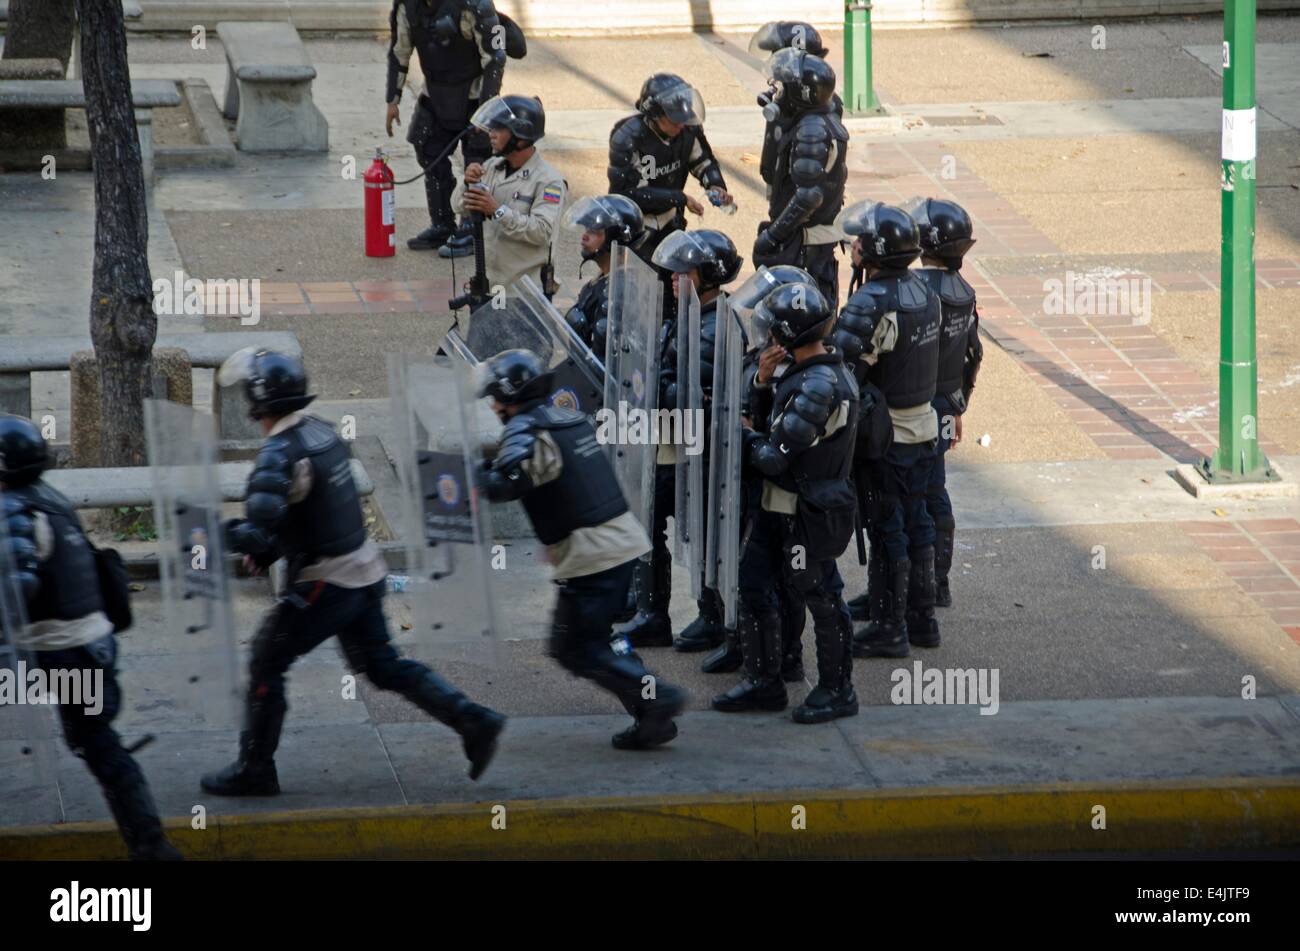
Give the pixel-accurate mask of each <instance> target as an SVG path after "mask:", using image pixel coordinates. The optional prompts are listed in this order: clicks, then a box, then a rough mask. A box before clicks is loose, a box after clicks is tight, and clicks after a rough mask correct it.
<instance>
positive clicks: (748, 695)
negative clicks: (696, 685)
mask: <svg viewBox="0 0 1300 951" xmlns="http://www.w3.org/2000/svg"><path fill="white" fill-rule="evenodd" d="M740 637H741V645H742V650H743V651H744V654H745V665H744V676H743V677H742V678H741V681H740V683H738V684H736V686H734V687H732V688H731V689H730V690H728V691H727V692H726V693H723V694H719V695H718V696H716V697H714V698H713V709H714V710H717V711H719V712H721V713H743V712H746V711H750V710H784V709H785V708H786V704H787V703H789V698H788V697H787V696H786V692H785V682H784V681H783V680H782V679H781V616H780V615H779V614H778V613H776V612H775V611H769V612H765V613H764V614H762V615H759V616H758V617H755V616H754V615H753V614H751V613H750V612H749V611H748V610H747V609H744V608H742V609H741V612H740Z"/></svg>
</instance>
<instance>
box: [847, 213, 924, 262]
mask: <svg viewBox="0 0 1300 951" xmlns="http://www.w3.org/2000/svg"><path fill="white" fill-rule="evenodd" d="M836 225H837V226H838V227H839V229H840V231H842V232H843V233H844V234H847V235H856V236H857V237H858V240H859V243H860V244H861V249H862V260H863V261H864V262H865V263H867V264H869V265H871V266H874V267H891V268H893V267H902V268H905V267H907V266H908V265H909V264H911V263H912V262H913V261H915V260H916V259H917V258H918V257H920V256H921V233H920V230H919V229H918V228H917V227H916V222H915V221H913V220H912V216H911V215H909V214H908V213H907V212H905V211H904V210H903V209H902V208H898V207H895V206H894V205H886V204H885V203H884V202H880V201H860V202H857V203H856V204H853V205H850V206H849V207H847V208H845V209H844V210H843V211H841V212H840V216H839V218H838V219H836Z"/></svg>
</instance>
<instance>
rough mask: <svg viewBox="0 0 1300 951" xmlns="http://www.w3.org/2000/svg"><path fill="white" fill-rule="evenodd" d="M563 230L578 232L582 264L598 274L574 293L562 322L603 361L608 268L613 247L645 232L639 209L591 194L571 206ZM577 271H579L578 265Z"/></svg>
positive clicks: (617, 199) (628, 202)
mask: <svg viewBox="0 0 1300 951" xmlns="http://www.w3.org/2000/svg"><path fill="white" fill-rule="evenodd" d="M564 224H565V227H567V228H570V229H572V230H574V231H579V232H581V237H580V239H579V241H580V243H581V248H582V263H583V264H586V263H587V262H588V261H594V262H595V263H596V267H597V268H598V269H599V271H600V273H599V274H597V275H596V276H595V277H593V278H592V279H591V280H590V281H588V282H587V283H586V284H584V285H582V289H581V290H580V291H578V299H577V301H576V302H575V303H574V305H573V306H572V307H570V308H569V310H568V311H567V312H566V313H565V315H564V319H565V321H566V322H568V324H569V326H570V327H572V328H573V331H574V333H576V334H577V335H578V336H579V337H580V338H581V339H582V341H583V343H585V344H586V345H587V346H588V347H590V348H591V351H592V353H594V354H595V355H596V358H597V359H599V360H601V361H602V362H603V361H604V359H605V344H606V338H605V333H606V329H607V328H608V326H609V269H610V259H611V255H612V252H613V250H614V245H615V244H616V243H617V244H623V245H631V244H633V243H635V242H636V241H638V240H640V238H641V235H642V234H643V233H644V231H645V223H644V221H643V219H642V216H641V209H640V208H638V207H637V205H636V202H634V201H632V199H630V198H628V197H627V196H625V195H593V196H588V197H586V198H583V199H582V200H581V201H579V202H577V203H576V204H574V205H573V207H571V208H570V209H569V211H568V213H567V214H565V216H564ZM578 269H579V271H581V270H582V268H581V265H580V266H579V268H578Z"/></svg>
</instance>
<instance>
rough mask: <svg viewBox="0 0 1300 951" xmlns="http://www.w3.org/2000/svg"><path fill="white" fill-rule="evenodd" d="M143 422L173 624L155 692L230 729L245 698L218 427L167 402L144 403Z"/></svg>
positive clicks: (166, 606)
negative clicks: (233, 608)
mask: <svg viewBox="0 0 1300 951" xmlns="http://www.w3.org/2000/svg"><path fill="white" fill-rule="evenodd" d="M144 423H145V435H146V438H147V439H148V443H149V467H150V474H151V475H152V477H153V498H154V523H155V526H156V528H157V532H158V574H159V577H160V579H161V581H162V593H163V608H164V614H165V617H166V622H167V631H166V637H165V640H164V644H165V649H166V651H167V661H166V662H165V663H164V664H163V665H162V669H164V670H167V671H168V673H167V674H166V675H165V676H164V677H163V678H160V679H159V680H158V681H157V682H155V683H154V684H153V685H152V687H151V689H152V690H156V691H158V692H159V698H158V699H159V700H160V701H161V702H171V703H172V704H174V705H175V708H176V709H178V710H180V711H183V712H184V713H185V714H186V715H187V716H188V717H190V718H192V719H194V720H195V721H197V722H199V723H201V724H203V725H205V726H211V727H214V728H222V729H228V728H231V727H234V726H236V725H237V724H238V722H239V712H240V709H241V706H242V700H243V696H242V690H241V674H242V671H241V668H240V665H239V663H238V659H237V653H236V648H235V628H234V618H233V614H232V612H231V604H230V597H231V592H230V567H229V565H228V564H227V560H226V546H225V533H224V524H223V519H222V513H221V503H222V496H221V485H220V482H219V480H218V469H217V463H218V455H217V434H216V427H215V425H214V423H213V419H212V417H211V416H210V415H209V414H207V413H200V412H196V411H195V410H194V409H193V408H191V407H189V406H182V405H181V404H179V403H171V402H168V401H167V400H146V401H145V404H144ZM171 664H175V665H176V666H175V667H174V668H172V667H171V666H170V665H171Z"/></svg>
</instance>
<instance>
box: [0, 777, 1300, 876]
mask: <svg viewBox="0 0 1300 951" xmlns="http://www.w3.org/2000/svg"><path fill="white" fill-rule="evenodd" d="M1099 805H1100V806H1103V807H1104V808H1105V818H1106V828H1105V829H1104V830H1099V829H1094V828H1093V822H1094V812H1095V808H1096V807H1097V806H1099ZM800 810H802V813H801V812H800ZM800 815H802V816H803V818H804V822H803V827H802V828H796V826H797V825H799V823H798V821H797V820H798V817H799V816H800ZM494 820H495V824H496V825H497V826H500V825H501V824H502V820H504V825H505V828H503V829H502V828H494V827H493V826H494ZM168 827H169V828H168V832H169V835H170V836H171V837H172V841H173V842H174V843H175V844H176V845H177V847H178V848H180V849H181V851H182V852H184V853H185V855H186V856H187V857H189V858H192V859H206V860H222V859H224V860H248V859H259V860H304V859H307V860H312V859H314V860H322V859H516V860H517V859H883V858H943V857H949V858H951V857H988V858H997V857H1017V856H1029V855H1036V854H1043V853H1052V854H1057V855H1059V854H1071V853H1073V854H1080V855H1082V854H1086V853H1089V852H1106V853H1114V852H1124V851H1142V852H1148V851H1212V850H1220V849H1282V848H1295V847H1298V846H1300V779H1295V778H1283V779H1274V778H1268V779H1208V780H1182V781H1178V782H1101V783H1096V782H1092V783H1068V784H1060V785H1055V786H1019V787H1016V786H1004V787H990V788H978V789H976V788H955V789H884V790H862V789H840V790H815V791H803V792H801V791H788V792H780V793H764V794H760V795H753V796H743V795H742V796H736V795H729V794H717V795H693V796H689V795H688V796H666V797H628V798H607V799H559V800H544V801H542V800H518V801H510V800H506V801H503V802H500V803H492V802H482V803H470V804H452V805H429V806H398V807H391V808H379V809H375V808H358V809H324V810H303V811H297V812H280V813H265V814H260V815H237V816H216V815H213V816H210V817H209V827H208V828H207V829H206V830H195V829H192V828H191V827H190V825H189V823H188V822H186V821H185V820H173V821H170V822H168ZM213 833H215V834H213ZM123 857H124V850H123V846H122V843H121V840H120V839H119V837H118V835H117V831H116V829H115V828H114V827H113V826H112V824H110V823H107V822H93V823H72V824H69V825H58V826H55V825H51V826H29V827H22V828H9V829H0V860H25V861H52V860H76V861H99V860H111V859H121V858H123Z"/></svg>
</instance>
